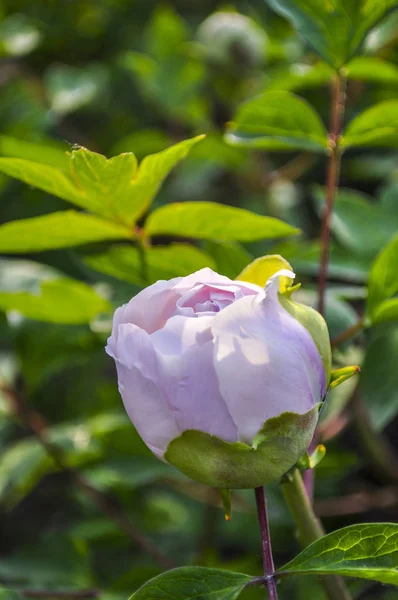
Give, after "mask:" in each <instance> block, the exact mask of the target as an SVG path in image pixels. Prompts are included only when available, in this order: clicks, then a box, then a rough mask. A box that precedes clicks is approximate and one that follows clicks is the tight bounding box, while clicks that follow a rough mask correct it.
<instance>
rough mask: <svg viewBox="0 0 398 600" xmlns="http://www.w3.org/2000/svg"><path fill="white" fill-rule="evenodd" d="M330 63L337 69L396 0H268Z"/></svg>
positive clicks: (344, 62) (356, 48)
mask: <svg viewBox="0 0 398 600" xmlns="http://www.w3.org/2000/svg"><path fill="white" fill-rule="evenodd" d="M267 1H268V3H269V4H270V5H271V6H272V8H274V9H275V10H276V11H277V12H278V13H279V14H281V15H282V16H284V17H286V18H287V19H288V20H289V21H290V22H291V23H292V25H293V27H295V29H297V31H299V32H300V33H301V35H302V36H303V37H304V38H305V39H306V40H307V42H308V43H309V44H311V46H312V47H313V48H314V49H315V50H316V51H317V52H318V54H320V56H322V58H324V59H325V60H326V61H327V62H328V63H329V64H331V65H332V66H333V67H335V68H336V69H339V68H340V67H342V66H343V65H345V64H346V63H347V61H348V60H349V59H350V58H351V57H352V56H353V55H354V54H355V52H356V51H357V50H358V48H359V46H360V45H361V43H362V41H363V39H364V37H365V35H366V33H367V32H368V31H369V29H371V28H372V27H374V26H375V25H376V24H377V23H378V22H379V21H380V19H382V18H383V16H384V15H385V14H386V11H387V10H389V9H392V8H393V7H394V6H397V4H398V2H397V0H384V1H383V2H381V1H380V0H355V1H353V0H349V1H347V0H267Z"/></svg>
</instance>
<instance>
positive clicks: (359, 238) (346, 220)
mask: <svg viewBox="0 0 398 600" xmlns="http://www.w3.org/2000/svg"><path fill="white" fill-rule="evenodd" d="M314 195H315V199H316V201H317V204H318V209H319V214H321V213H322V208H323V207H324V203H325V192H324V190H323V188H321V187H316V188H315V190H314ZM331 228H332V231H333V233H334V235H335V236H336V238H337V240H338V241H339V242H340V243H341V245H342V246H344V247H345V248H346V249H347V250H349V251H351V252H354V253H356V254H359V255H363V256H366V257H369V258H374V257H375V256H376V254H377V253H378V252H379V250H380V248H381V247H383V246H384V245H385V244H386V243H388V241H389V240H390V239H391V238H392V236H393V235H394V234H395V233H396V231H397V230H398V214H394V213H391V212H390V211H388V210H386V209H385V208H384V207H383V206H382V205H381V204H380V203H379V204H375V203H374V202H372V199H371V198H370V197H369V196H366V195H365V194H361V193H360V192H357V191H356V190H351V189H348V188H340V189H339V190H338V191H337V193H336V198H335V203H334V208H333V215H332V222H331Z"/></svg>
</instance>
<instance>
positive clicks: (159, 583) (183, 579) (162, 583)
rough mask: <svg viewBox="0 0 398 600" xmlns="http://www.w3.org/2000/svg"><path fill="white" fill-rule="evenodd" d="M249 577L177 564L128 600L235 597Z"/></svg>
mask: <svg viewBox="0 0 398 600" xmlns="http://www.w3.org/2000/svg"><path fill="white" fill-rule="evenodd" d="M251 579H252V577H250V576H249V575H244V574H242V573H234V572H232V571H225V570H222V569H207V568H206V567H181V568H179V569H172V570H171V571H167V572H166V573H162V575H158V577H155V578H154V579H151V580H150V581H148V582H147V583H145V584H144V585H143V586H142V587H141V588H140V589H139V590H137V591H136V592H135V594H133V595H132V596H131V598H130V600H167V599H169V598H170V597H172V598H173V600H235V598H237V597H238V596H239V594H240V593H241V591H242V590H243V588H244V587H245V586H246V585H247V584H248V583H249V582H250V581H251Z"/></svg>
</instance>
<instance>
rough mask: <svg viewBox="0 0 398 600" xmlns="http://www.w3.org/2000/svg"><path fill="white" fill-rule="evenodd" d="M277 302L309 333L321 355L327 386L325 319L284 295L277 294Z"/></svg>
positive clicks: (328, 350)
mask: <svg viewBox="0 0 398 600" xmlns="http://www.w3.org/2000/svg"><path fill="white" fill-rule="evenodd" d="M279 302H280V303H281V305H282V306H283V308H284V309H285V310H287V312H288V313H289V314H290V315H292V317H294V318H295V319H296V320H297V321H298V322H299V323H301V324H302V325H303V327H305V328H306V329H307V331H308V332H309V333H310V335H311V337H312V339H313V340H314V342H315V345H316V347H317V348H318V352H319V354H320V355H321V358H322V362H323V366H324V369H325V374H326V385H328V384H329V381H330V375H331V370H332V348H331V346H330V338H329V331H328V328H327V325H326V322H325V319H324V318H323V317H322V315H321V314H320V313H319V312H318V311H317V310H315V309H314V308H311V307H310V306H305V305H304V304H299V303H298V302H294V301H293V300H291V299H290V298H289V297H288V296H287V295H286V294H279Z"/></svg>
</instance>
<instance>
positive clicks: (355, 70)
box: [344, 56, 398, 86]
mask: <svg viewBox="0 0 398 600" xmlns="http://www.w3.org/2000/svg"><path fill="white" fill-rule="evenodd" d="M344 71H345V75H346V77H347V78H348V79H356V80H358V81H370V82H371V83H382V84H384V85H391V84H392V85H394V86H395V85H396V84H398V68H397V67H396V66H395V65H394V64H393V63H389V62H387V61H385V60H382V59H381V58H376V57H374V56H358V57H357V58H354V59H353V60H351V61H350V62H349V63H348V64H347V65H346V66H345V68H344Z"/></svg>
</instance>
